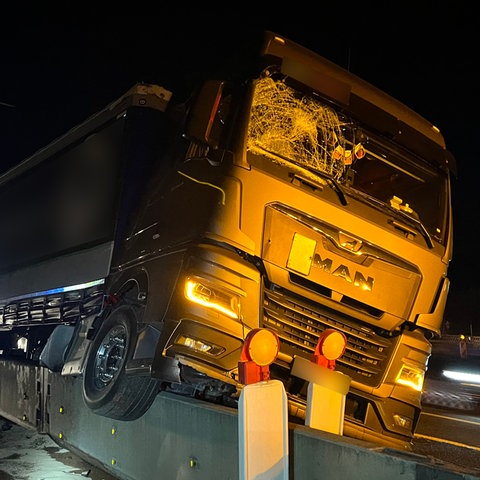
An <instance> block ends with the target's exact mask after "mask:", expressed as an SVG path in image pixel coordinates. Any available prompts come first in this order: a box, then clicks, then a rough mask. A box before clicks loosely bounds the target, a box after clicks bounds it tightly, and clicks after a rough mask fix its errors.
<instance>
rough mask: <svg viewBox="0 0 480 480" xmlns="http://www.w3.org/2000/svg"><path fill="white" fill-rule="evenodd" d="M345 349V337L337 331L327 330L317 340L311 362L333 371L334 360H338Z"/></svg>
mask: <svg viewBox="0 0 480 480" xmlns="http://www.w3.org/2000/svg"><path fill="white" fill-rule="evenodd" d="M346 348H347V337H346V336H345V335H344V334H343V333H342V332H339V331H338V330H334V329H333V328H327V330H325V331H324V332H323V333H322V334H321V335H320V337H319V338H318V342H317V346H316V348H315V352H314V354H313V361H314V362H315V363H317V364H318V365H321V366H323V367H327V368H329V369H331V370H335V360H337V359H338V358H340V357H341V356H342V355H343V353H344V352H345V349H346Z"/></svg>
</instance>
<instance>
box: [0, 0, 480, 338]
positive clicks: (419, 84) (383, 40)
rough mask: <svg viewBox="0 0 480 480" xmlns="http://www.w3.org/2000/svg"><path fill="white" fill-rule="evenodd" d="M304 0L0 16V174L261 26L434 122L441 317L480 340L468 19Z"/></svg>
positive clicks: (464, 12) (433, 9) (248, 41)
mask: <svg viewBox="0 0 480 480" xmlns="http://www.w3.org/2000/svg"><path fill="white" fill-rule="evenodd" d="M310 3H311V2H308V3H305V6H302V2H294V3H293V4H292V7H290V8H288V9H286V8H285V7H282V8H280V7H278V8H275V7H274V4H273V3H272V4H268V5H269V6H268V9H264V10H263V11H256V10H254V9H253V8H252V6H251V5H248V4H241V6H238V7H235V6H231V2H226V3H225V4H224V5H225V6H224V8H223V9H218V10H215V9H213V8H209V9H202V8H200V7H193V8H181V7H165V6H164V5H163V4H160V5H158V9H160V10H161V11H162V13H161V15H160V14H158V13H156V14H153V13H152V14H150V12H149V11H148V8H147V7H146V6H144V5H143V4H141V5H140V4H139V5H138V6H136V5H135V4H132V6H131V10H132V14H131V15H124V16H115V17H103V18H102V17H99V16H97V15H96V14H95V12H93V11H92V13H91V17H90V18H88V17H87V16H86V14H85V10H84V11H83V13H82V18H81V19H80V17H78V18H75V17H68V18H67V17H65V18H63V19H62V18H60V17H55V19H53V17H52V18H49V17H48V16H35V17H34V16H25V15H23V16H22V17H21V18H17V17H6V16H3V20H2V28H1V29H0V53H1V57H0V58H1V64H0V65H1V69H0V71H1V75H0V127H1V129H0V171H4V170H6V169H7V168H9V167H10V166H12V165H14V164H16V163H18V162H19V161H21V160H22V159H23V158H25V157H27V156H29V155H31V154H32V153H33V152H35V151H36V150H37V149H39V148H41V147H42V146H44V145H46V144H47V143H49V142H50V141H51V140H53V139H54V138H56V137H57V136H59V135H61V134H62V133H64V132H65V131H67V130H68V129H69V128H71V127H73V126H74V125H75V124H77V123H79V122H81V121H83V120H84V119H85V118H86V117H88V116H89V115H91V114H93V113H95V112H96V111H97V110H100V109H101V108H103V107H104V106H105V105H107V104H108V103H109V102H110V101H112V100H114V99H116V98H117V97H119V96H120V95H122V94H123V93H125V91H126V90H128V89H129V88H130V87H131V86H132V85H133V84H135V83H137V82H139V81H145V82H151V83H157V84H160V85H162V86H164V87H166V88H169V89H171V90H175V89H176V86H182V87H185V88H188V87H189V86H190V85H194V84H195V81H196V80H197V79H198V78H200V77H201V76H203V75H204V73H205V72H213V73H214V72H215V71H216V69H217V68H219V67H220V66H221V65H224V64H231V63H236V62H240V61H241V55H242V54H243V52H244V51H246V50H248V49H249V48H250V47H251V45H253V44H254V41H255V40H256V39H257V38H260V36H261V34H262V32H263V31H264V30H272V31H274V32H276V33H279V34H281V35H284V36H286V37H288V38H290V39H291V40H294V41H295V42H297V43H300V44H303V45H305V46H306V47H308V48H310V49H312V50H314V51H316V52H317V53H319V54H321V55H323V56H325V57H326V58H328V59H330V60H332V61H334V62H335V63H338V64H339V65H341V66H342V67H345V68H348V69H349V70H351V71H352V72H353V73H355V74H357V75H358V76H360V77H363V78H364V79H365V80H367V81H369V82H370V83H372V84H374V85H376V86H377V87H379V88H381V89H383V90H385V91H386V92H387V93H389V94H391V95H393V96H394V97H396V98H398V99H399V100H401V101H402V102H404V103H405V104H406V105H408V106H409V107H411V108H413V109H414V110H416V111H417V112H418V113H420V114H421V115H423V116H424V117H425V118H427V119H428V120H429V121H430V122H432V123H433V124H435V125H436V126H437V127H438V128H440V130H441V131H442V133H443V135H444V137H445V140H446V143H447V147H448V149H449V150H450V151H451V152H452V153H453V154H454V156H455V157H456V159H457V164H458V176H457V179H456V180H455V181H454V200H453V207H454V228H455V233H454V258H453V261H452V263H451V265H450V270H449V277H450V279H451V282H452V285H451V289H450V295H449V300H448V305H447V314H446V318H447V319H448V320H449V322H450V324H451V325H452V332H453V333H460V332H462V331H464V333H467V334H470V328H472V331H473V334H474V335H475V334H476V335H480V314H479V313H478V312H479V310H480V288H479V277H480V255H479V254H478V248H476V241H475V240H474V239H475V238H476V235H477V230H478V220H479V218H480V216H479V214H478V210H479V207H480V200H479V198H480V197H479V188H478V186H477V177H478V174H479V173H480V167H479V162H480V158H479V152H478V151H477V150H476V140H477V137H478V136H479V135H478V132H477V130H478V128H479V127H480V120H479V117H480V112H479V108H480V101H479V100H480V98H479V93H478V87H477V85H478V83H479V82H478V73H477V71H478V59H479V55H478V52H477V50H478V47H477V44H478V34H479V32H480V28H479V27H480V21H479V20H477V18H478V15H476V14H475V13H474V12H473V10H471V7H470V6H468V4H467V2H466V1H456V2H450V1H449V2H443V3H444V4H445V5H444V6H442V7H438V6H437V2H426V1H420V2H396V3H393V4H392V3H390V2H383V3H380V5H381V7H380V8H378V7H377V8H373V7H372V6H371V5H372V3H369V2H363V3H362V2H341V1H336V2H330V3H331V4H332V6H329V7H325V6H321V7H320V6H319V7H312V6H310ZM323 3H326V2H317V4H323ZM408 4H410V5H412V6H411V7H410V6H408ZM142 6H144V7H145V11H142V8H141V7H142ZM137 7H138V8H137ZM472 8H473V7H472ZM155 10H157V8H156V9H155ZM267 10H269V11H267ZM137 12H138V15H137V14H136V13H137Z"/></svg>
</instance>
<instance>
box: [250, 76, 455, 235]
mask: <svg viewBox="0 0 480 480" xmlns="http://www.w3.org/2000/svg"><path fill="white" fill-rule="evenodd" d="M247 149H248V151H249V152H251V153H254V154H259V155H264V156H267V157H268V158H270V159H271V160H272V161H273V162H276V163H279V164H283V165H285V166H292V164H294V165H295V166H297V167H301V168H302V169H304V170H305V173H307V172H308V176H309V177H310V178H313V179H315V181H316V182H318V183H321V184H323V185H326V184H327V183H329V182H334V183H335V184H336V185H338V186H339V188H341V189H342V190H343V192H344V193H345V194H348V195H351V196H355V197H357V198H361V199H363V200H364V201H367V202H369V203H370V204H374V205H376V206H379V205H381V206H382V208H384V209H385V208H386V209H388V210H389V211H390V212H393V213H398V214H399V215H401V216H402V218H404V219H405V220H408V221H410V222H412V223H413V224H414V225H416V226H417V227H420V228H421V230H423V231H425V230H426V232H428V236H430V237H431V238H434V239H435V240H437V241H438V242H440V243H442V241H443V238H444V235H445V228H446V227H445V226H446V220H447V218H448V217H447V215H448V212H447V211H446V205H447V198H446V192H447V183H446V182H447V178H446V176H445V175H444V174H443V173H442V172H441V171H440V170H435V169H434V168H429V167H428V166H427V165H426V164H420V161H419V159H418V158H417V157H413V156H410V158H408V156H407V155H408V153H407V152H406V151H405V150H402V149H401V148H400V147H399V146H396V145H394V144H393V143H391V142H389V141H388V140H387V139H382V138H380V137H378V136H377V137H374V136H373V135H371V134H370V133H369V132H368V131H367V130H366V129H365V128H362V126H361V125H359V124H358V122H357V123H356V122H355V121H354V120H353V119H351V118H349V117H348V116H346V115H344V114H343V113H342V112H341V111H339V110H338V111H337V110H335V109H334V108H333V107H332V105H330V104H328V105H327V104H326V103H325V102H322V100H321V99H320V98H319V97H315V96H308V95H306V94H305V93H303V92H299V91H298V90H296V89H294V88H292V87H291V86H289V85H288V84H287V83H286V81H285V79H284V78H275V77H274V76H265V77H262V78H260V79H258V80H257V82H256V85H255V91H254V95H253V103H252V111H251V118H250V123H249V132H248V144H247Z"/></svg>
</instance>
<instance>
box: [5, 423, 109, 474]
mask: <svg viewBox="0 0 480 480" xmlns="http://www.w3.org/2000/svg"><path fill="white" fill-rule="evenodd" d="M74 479H76V480H85V479H90V480H118V479H117V477H113V476H111V475H109V474H108V473H106V472H105V471H103V470H101V469H99V468H97V467H94V466H93V465H90V464H88V463H87V462H85V461H83V460H82V459H80V458H79V457H77V456H76V455H74V454H73V453H71V452H70V451H68V450H66V449H64V448H62V447H59V446H58V445H57V444H56V443H55V442H54V441H53V440H52V439H51V438H50V437H49V436H48V435H39V434H38V433H36V432H32V431H30V430H27V429H25V428H22V427H20V426H18V425H15V424H12V423H10V422H7V421H6V420H3V419H2V418H1V417H0V480H74Z"/></svg>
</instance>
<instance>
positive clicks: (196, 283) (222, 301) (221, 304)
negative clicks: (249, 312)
mask: <svg viewBox="0 0 480 480" xmlns="http://www.w3.org/2000/svg"><path fill="white" fill-rule="evenodd" d="M185 297H186V298H187V299H188V300H190V301H191V302H194V303H197V304H199V305H203V306H204V307H207V308H210V309H212V310H216V311H218V312H221V313H223V314H224V315H227V316H229V317H230V318H234V319H236V320H238V319H239V318H240V299H239V297H238V296H237V295H236V294H235V293H233V292H231V291H228V290H227V289H224V288H221V287H218V286H216V285H213V284H212V283H211V282H208V281H207V280H205V279H203V278H200V277H188V278H187V280H186V282H185Z"/></svg>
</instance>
